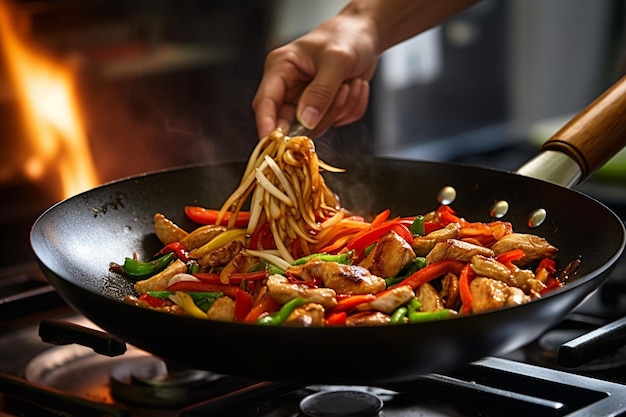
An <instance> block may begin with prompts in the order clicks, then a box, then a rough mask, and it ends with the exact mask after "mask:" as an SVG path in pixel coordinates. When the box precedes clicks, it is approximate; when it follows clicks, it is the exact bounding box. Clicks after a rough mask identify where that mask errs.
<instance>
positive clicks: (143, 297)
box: [139, 294, 166, 308]
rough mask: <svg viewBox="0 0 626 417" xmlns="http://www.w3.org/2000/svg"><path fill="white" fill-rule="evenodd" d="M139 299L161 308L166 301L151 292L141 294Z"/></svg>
mask: <svg viewBox="0 0 626 417" xmlns="http://www.w3.org/2000/svg"><path fill="white" fill-rule="evenodd" d="M139 300H141V301H145V302H146V303H147V304H148V305H149V306H150V307H153V308H159V307H163V306H164V305H165V304H166V302H165V301H164V300H162V299H160V298H158V297H153V296H151V295H150V294H141V295H140V296H139Z"/></svg>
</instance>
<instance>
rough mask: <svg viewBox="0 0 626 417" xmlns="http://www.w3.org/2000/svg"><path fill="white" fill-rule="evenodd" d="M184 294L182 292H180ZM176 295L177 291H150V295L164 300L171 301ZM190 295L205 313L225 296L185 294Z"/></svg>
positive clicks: (207, 293)
mask: <svg viewBox="0 0 626 417" xmlns="http://www.w3.org/2000/svg"><path fill="white" fill-rule="evenodd" d="M179 292H182V291H179ZM174 294H176V292H175V291H148V295H151V296H152V297H156V298H160V299H163V300H167V299H169V297H170V296H171V295H174ZM185 294H187V295H189V296H190V297H191V299H192V300H193V302H194V303H195V304H196V305H197V306H198V307H199V308H200V310H202V311H204V312H205V313H206V312H207V311H208V310H209V308H211V306H212V305H213V303H214V302H215V300H217V299H218V298H220V297H223V296H224V293H223V292H216V291H214V292H185Z"/></svg>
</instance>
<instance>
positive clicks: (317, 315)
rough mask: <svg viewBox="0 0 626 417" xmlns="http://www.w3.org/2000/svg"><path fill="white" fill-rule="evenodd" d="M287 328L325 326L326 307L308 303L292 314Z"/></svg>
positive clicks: (287, 322) (286, 322)
mask: <svg viewBox="0 0 626 417" xmlns="http://www.w3.org/2000/svg"><path fill="white" fill-rule="evenodd" d="M283 324H284V325H285V326H292V327H319V326H323V325H324V307H322V306H321V305H320V304H317V303H307V304H305V305H303V306H302V307H298V308H296V309H295V310H294V311H292V312H291V314H290V315H289V317H287V320H285V323H283Z"/></svg>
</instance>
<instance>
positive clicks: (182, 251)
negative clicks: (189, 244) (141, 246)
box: [158, 242, 189, 262]
mask: <svg viewBox="0 0 626 417" xmlns="http://www.w3.org/2000/svg"><path fill="white" fill-rule="evenodd" d="M171 252H173V253H174V254H175V255H176V257H177V258H178V259H180V260H181V261H183V262H189V253H188V252H187V248H185V246H183V244H182V243H180V242H171V243H168V244H167V245H165V246H163V249H161V250H160V251H159V252H158V255H165V254H166V253H171Z"/></svg>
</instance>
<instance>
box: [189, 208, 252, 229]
mask: <svg viewBox="0 0 626 417" xmlns="http://www.w3.org/2000/svg"><path fill="white" fill-rule="evenodd" d="M219 212H220V211H219V210H215V209H207V208H204V207H199V206H185V215H186V216H187V217H188V218H189V220H191V221H193V222H195V223H199V224H215V223H216V222H217V216H218V214H219ZM230 216H231V213H230V212H226V214H225V215H224V217H223V218H222V221H221V222H220V226H228V221H229V220H230ZM249 221H250V212H249V211H239V212H238V213H237V217H236V218H235V227H245V226H247V225H248V222H249Z"/></svg>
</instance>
